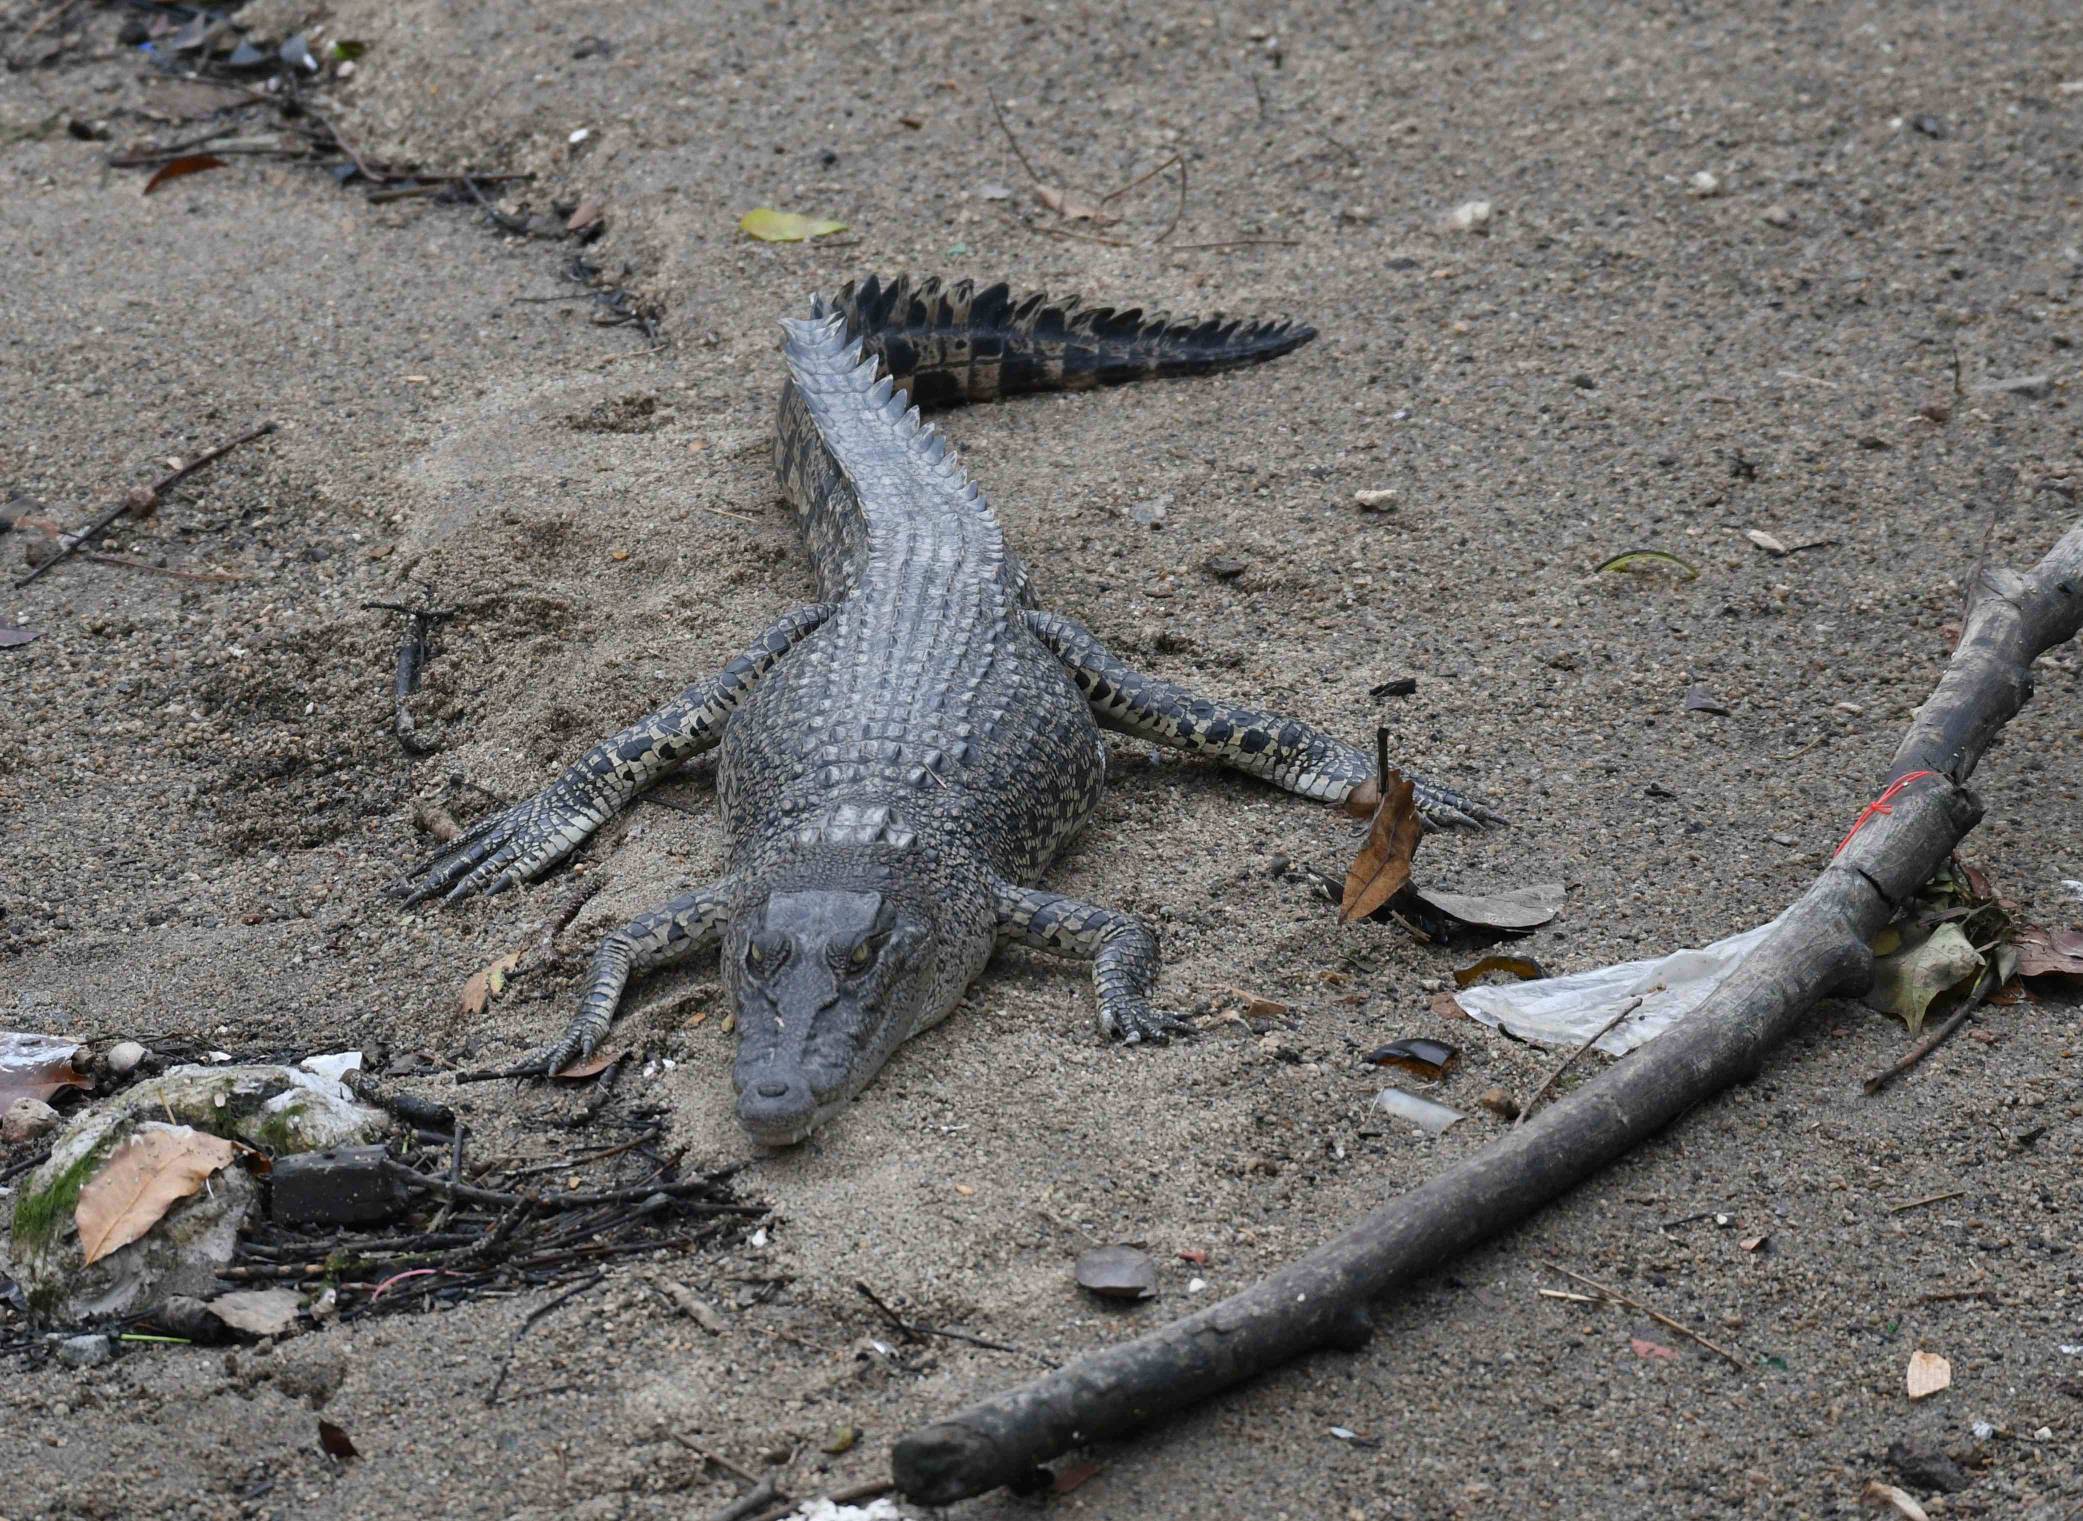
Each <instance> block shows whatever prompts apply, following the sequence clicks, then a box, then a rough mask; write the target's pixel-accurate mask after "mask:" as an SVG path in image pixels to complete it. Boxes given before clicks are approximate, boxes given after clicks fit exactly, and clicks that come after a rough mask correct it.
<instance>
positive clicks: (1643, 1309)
mask: <svg viewBox="0 0 2083 1521" xmlns="http://www.w3.org/2000/svg"><path fill="white" fill-rule="evenodd" d="M1548 1266H1549V1267H1551V1268H1553V1269H1555V1271H1556V1272H1558V1273H1560V1274H1561V1275H1562V1276H1563V1277H1565V1278H1567V1279H1569V1280H1571V1281H1572V1282H1574V1283H1581V1284H1583V1285H1584V1287H1585V1288H1587V1289H1596V1290H1597V1291H1598V1292H1599V1293H1600V1294H1601V1295H1603V1296H1604V1297H1605V1298H1607V1299H1610V1300H1612V1301H1613V1303H1615V1304H1624V1305H1626V1306H1627V1307H1628V1308H1629V1309H1630V1310H1633V1311H1634V1312H1635V1313H1636V1314H1638V1315H1647V1316H1648V1317H1649V1318H1650V1319H1651V1320H1653V1321H1655V1322H1656V1323H1657V1324H1658V1325H1660V1326H1663V1327H1665V1328H1667V1329H1669V1330H1672V1331H1676V1332H1677V1333H1678V1334H1679V1335H1680V1336H1683V1337H1686V1338H1687V1339H1688V1340H1691V1341H1696V1342H1698V1343H1699V1344H1700V1345H1701V1346H1703V1347H1705V1348H1706V1349H1707V1350H1708V1351H1709V1352H1712V1353H1713V1354H1714V1355H1715V1356H1716V1357H1718V1358H1720V1359H1721V1360H1722V1361H1723V1362H1725V1363H1727V1364H1728V1365H1729V1366H1730V1367H1731V1368H1736V1369H1739V1370H1740V1369H1741V1368H1742V1367H1743V1359H1742V1358H1740V1357H1738V1356H1737V1355H1736V1354H1735V1353H1733V1352H1731V1351H1730V1350H1729V1349H1728V1348H1727V1347H1724V1346H1722V1345H1720V1344H1719V1343H1717V1342H1711V1341H1709V1340H1707V1338H1706V1337H1704V1336H1702V1335H1700V1333H1699V1332H1697V1331H1695V1330H1694V1329H1693V1328H1692V1327H1691V1326H1688V1325H1686V1324H1685V1323H1684V1322H1683V1321H1679V1320H1673V1319H1671V1317H1670V1316H1668V1315H1666V1314H1664V1312H1663V1311H1661V1310H1652V1309H1650V1308H1649V1306H1647V1305H1646V1304H1643V1303H1642V1301H1641V1300H1639V1299H1630V1298H1629V1297H1628V1296H1627V1295H1625V1294H1623V1293H1621V1292H1620V1291H1619V1290H1618V1289H1612V1288H1608V1287H1606V1285H1604V1284H1602V1283H1600V1282H1599V1281H1598V1280H1597V1279H1596V1278H1588V1277H1586V1276H1585V1275H1584V1274H1582V1273H1578V1272H1573V1271H1571V1270H1570V1269H1569V1268H1566V1267H1564V1266H1563V1265H1562V1264H1561V1263H1559V1262H1551V1263H1549V1264H1548Z"/></svg>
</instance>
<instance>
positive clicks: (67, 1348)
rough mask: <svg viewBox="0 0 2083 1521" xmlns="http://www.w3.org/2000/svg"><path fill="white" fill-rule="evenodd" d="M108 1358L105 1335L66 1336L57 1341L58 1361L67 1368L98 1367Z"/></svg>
mask: <svg viewBox="0 0 2083 1521" xmlns="http://www.w3.org/2000/svg"><path fill="white" fill-rule="evenodd" d="M108 1360H109V1344H108V1338H107V1337H106V1336H68V1337H66V1338H65V1340H63V1341H61V1342H59V1343H58V1361H59V1362H61V1363H63V1364H65V1366H66V1367H68V1368H98V1367H100V1366H101V1365H102V1364H103V1363H105V1362H107V1361H108Z"/></svg>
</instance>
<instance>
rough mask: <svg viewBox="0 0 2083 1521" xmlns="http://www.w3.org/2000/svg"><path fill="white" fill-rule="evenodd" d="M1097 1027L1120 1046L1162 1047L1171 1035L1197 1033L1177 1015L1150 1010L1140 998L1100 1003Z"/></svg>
mask: <svg viewBox="0 0 2083 1521" xmlns="http://www.w3.org/2000/svg"><path fill="white" fill-rule="evenodd" d="M1099 1028H1100V1033H1101V1034H1103V1035H1105V1036H1107V1037H1109V1038H1110V1039H1113V1040H1118V1041H1120V1042H1121V1044H1122V1045H1124V1046H1140V1045H1146V1044H1147V1045H1163V1044H1164V1043H1165V1042H1166V1041H1168V1040H1170V1039H1171V1038H1172V1037H1173V1036H1178V1037H1179V1038H1181V1039H1190V1038H1191V1037H1193V1036H1195V1035H1198V1034H1199V1033H1200V1031H1199V1030H1197V1029H1195V1028H1194V1026H1192V1025H1191V1024H1188V1023H1187V1022H1186V1021H1185V1020H1183V1019H1181V1018H1180V1017H1179V1016H1178V1015H1176V1014H1172V1013H1168V1012H1166V1011H1165V1010H1163V1009H1154V1008H1152V1007H1151V1006H1150V1005H1149V1004H1147V1003H1145V1002H1144V1001H1143V1000H1142V999H1140V998H1135V999H1128V998H1120V999H1116V1000H1114V1001H1113V1002H1111V1003H1104V1004H1101V1005H1100V1010H1099Z"/></svg>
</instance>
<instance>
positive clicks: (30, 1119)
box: [0, 1098, 58, 1146]
mask: <svg viewBox="0 0 2083 1521" xmlns="http://www.w3.org/2000/svg"><path fill="white" fill-rule="evenodd" d="M57 1123H58V1111H57V1110H55V1109H53V1108H52V1107H51V1106H50V1105H49V1104H46V1103H45V1102H44V1101H43V1100H42V1099H34V1098H18V1099H16V1100H15V1101H14V1102H13V1103H12V1104H9V1105H8V1106H7V1114H6V1116H5V1117H4V1118H0V1137H4V1138H5V1139H6V1141H7V1143H8V1144H9V1145H11V1146H18V1145H20V1144H21V1143H22V1142H23V1141H33V1140H35V1139H36V1138H37V1137H38V1136H40V1135H42V1134H44V1133H45V1132H46V1131H48V1130H50V1129H51V1128H52V1127H53V1126H54V1125H56V1124H57Z"/></svg>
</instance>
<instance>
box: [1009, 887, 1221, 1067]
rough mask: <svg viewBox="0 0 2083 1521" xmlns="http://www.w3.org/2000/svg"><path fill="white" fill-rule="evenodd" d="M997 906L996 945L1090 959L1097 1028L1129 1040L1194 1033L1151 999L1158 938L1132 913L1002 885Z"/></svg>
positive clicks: (1154, 981) (1105, 1033) (1056, 895)
mask: <svg viewBox="0 0 2083 1521" xmlns="http://www.w3.org/2000/svg"><path fill="white" fill-rule="evenodd" d="M997 910H998V939H999V943H1000V944H1003V945H1024V946H1026V947H1027V948H1028V949H1029V950H1034V951H1048V952H1050V953H1051V954H1053V955H1057V956H1068V957H1070V958H1071V959H1072V960H1074V961H1089V962H1091V963H1092V981H1093V983H1094V985H1095V986H1097V988H1098V989H1099V1028H1100V1033H1101V1034H1103V1035H1109V1036H1112V1037H1114V1038H1116V1039H1118V1040H1123V1041H1126V1042H1128V1043H1129V1044H1130V1045H1134V1044H1135V1043H1136V1042H1138V1041H1145V1040H1153V1041H1154V1040H1163V1039H1164V1038H1165V1037H1166V1036H1168V1035H1190V1034H1192V1033H1193V1026H1191V1025H1189V1024H1187V1023H1186V1021H1185V1020H1183V1019H1180V1018H1179V1017H1177V1016H1176V1015H1173V1014H1167V1013H1165V1012H1164V1011H1163V1010H1162V1009H1153V1008H1152V1007H1151V1006H1150V990H1151V989H1152V988H1153V987H1155V986H1156V985H1157V937H1156V936H1155V935H1153V934H1151V933H1150V929H1149V926H1148V925H1146V924H1144V923H1143V921H1142V920H1140V919H1138V918H1136V917H1135V916H1134V915H1133V914H1124V913H1121V912H1119V911H1118V910H1115V909H1111V908H1099V907H1097V906H1095V905H1093V904H1090V903H1080V902H1079V901H1078V900H1077V899H1075V898H1066V897H1064V896H1063V895H1062V894H1061V893H1051V892H1044V891H1042V890H1041V889H1040V888H1038V887H1013V886H1010V885H1006V884H1000V886H999V887H998V889H997Z"/></svg>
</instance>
